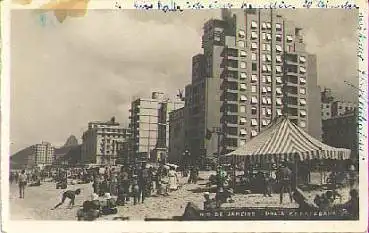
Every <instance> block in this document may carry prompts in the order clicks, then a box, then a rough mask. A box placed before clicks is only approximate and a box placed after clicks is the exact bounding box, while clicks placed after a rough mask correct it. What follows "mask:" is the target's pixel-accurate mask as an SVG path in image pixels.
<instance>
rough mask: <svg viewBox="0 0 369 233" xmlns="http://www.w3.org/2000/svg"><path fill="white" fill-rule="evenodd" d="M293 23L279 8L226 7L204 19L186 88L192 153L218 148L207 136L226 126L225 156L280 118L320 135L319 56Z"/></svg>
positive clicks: (222, 139) (222, 150) (211, 152)
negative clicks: (310, 50)
mask: <svg viewBox="0 0 369 233" xmlns="http://www.w3.org/2000/svg"><path fill="white" fill-rule="evenodd" d="M301 30H302V29H301V28H297V27H296V26H295V25H294V24H293V23H292V22H289V21H287V20H286V19H284V18H283V17H281V16H279V15H277V14H276V13H275V11H274V10H257V9H253V10H250V9H248V10H245V11H242V10H239V11H234V12H233V13H232V12H231V11H230V10H222V19H212V20H209V21H208V22H206V23H205V25H204V34H203V37H202V47H203V54H198V55H196V56H194V57H193V59H192V82H191V84H190V85H188V86H186V91H185V95H186V117H185V118H186V119H185V124H186V131H187V132H186V139H187V143H188V145H189V148H190V151H191V154H192V155H193V156H194V157H199V156H200V157H204V156H209V155H211V154H214V152H216V151H217V143H212V142H211V140H210V141H208V140H206V139H205V132H206V130H207V129H210V130H211V129H212V128H214V127H217V128H221V129H222V131H223V132H224V136H223V137H222V138H221V153H227V152H230V151H232V150H235V149H236V148H237V147H239V146H242V145H244V144H245V143H246V142H247V141H248V140H250V139H251V138H253V137H255V136H257V135H258V133H259V132H260V131H262V130H263V129H264V128H265V127H266V126H267V125H268V124H269V123H270V122H271V121H272V119H274V118H275V117H277V116H280V115H283V114H285V115H288V117H289V118H290V120H291V121H292V122H294V123H295V124H297V125H298V126H300V127H302V128H303V129H305V130H306V131H307V132H308V133H310V134H311V135H312V136H314V137H316V138H318V139H320V138H321V118H320V111H319V108H320V95H319V92H320V90H319V88H318V86H317V71H316V58H315V55H311V54H308V53H307V52H306V51H305V44H304V41H303V37H302V34H301Z"/></svg>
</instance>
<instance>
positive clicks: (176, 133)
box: [168, 107, 186, 164]
mask: <svg viewBox="0 0 369 233" xmlns="http://www.w3.org/2000/svg"><path fill="white" fill-rule="evenodd" d="M184 115H185V108H184V107H183V108H180V109H177V110H174V111H172V112H170V113H169V151H168V161H169V162H171V163H175V164H179V163H180V162H181V159H182V154H183V153H184V151H185V150H186V144H185V141H186V139H185V117H184Z"/></svg>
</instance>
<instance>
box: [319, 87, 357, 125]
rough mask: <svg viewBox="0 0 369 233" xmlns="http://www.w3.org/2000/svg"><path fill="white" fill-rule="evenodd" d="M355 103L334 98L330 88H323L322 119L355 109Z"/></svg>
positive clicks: (341, 114)
mask: <svg viewBox="0 0 369 233" xmlns="http://www.w3.org/2000/svg"><path fill="white" fill-rule="evenodd" d="M356 108H357V104H355V103H351V102H347V101H339V100H335V97H334V96H333V93H332V90H331V89H328V88H324V90H323V91H322V92H321V107H320V110H321V116H322V120H327V119H330V118H332V117H336V116H343V115H346V114H347V113H350V112H353V111H355V109H356Z"/></svg>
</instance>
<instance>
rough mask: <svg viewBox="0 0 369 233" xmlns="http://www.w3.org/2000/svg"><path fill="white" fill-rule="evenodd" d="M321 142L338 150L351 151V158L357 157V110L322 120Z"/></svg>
mask: <svg viewBox="0 0 369 233" xmlns="http://www.w3.org/2000/svg"><path fill="white" fill-rule="evenodd" d="M322 122H323V142H324V143H326V144H327V145H330V146H333V147H339V148H347V149H351V157H352V158H353V159H356V160H357V159H358V156H359V151H358V148H359V133H358V114H357V110H354V111H351V112H346V113H345V114H341V115H337V116H333V117H331V118H330V119H326V120H323V121H322Z"/></svg>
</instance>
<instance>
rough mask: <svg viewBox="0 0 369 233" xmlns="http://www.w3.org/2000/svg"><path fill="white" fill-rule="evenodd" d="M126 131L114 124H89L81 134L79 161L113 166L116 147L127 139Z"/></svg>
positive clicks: (116, 152)
mask: <svg viewBox="0 0 369 233" xmlns="http://www.w3.org/2000/svg"><path fill="white" fill-rule="evenodd" d="M128 132H129V131H128V130H127V129H125V128H123V127H122V126H121V125H120V124H119V123H117V122H115V118H114V117H113V118H112V119H111V120H110V121H108V122H101V121H95V122H89V123H88V129H87V131H85V132H84V133H83V136H82V146H81V160H82V162H83V163H96V164H107V165H114V164H115V162H116V160H117V157H118V145H119V143H121V142H122V141H124V140H126V139H127V138H128Z"/></svg>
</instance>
